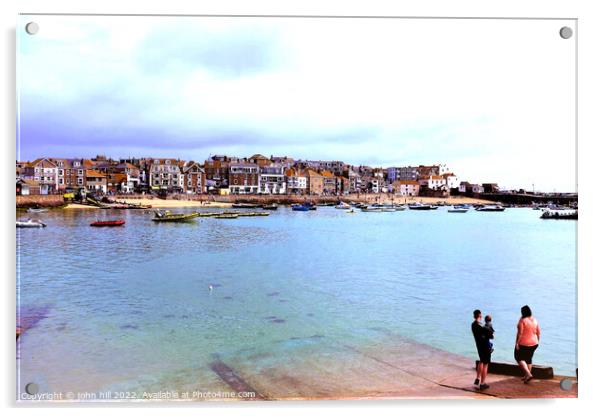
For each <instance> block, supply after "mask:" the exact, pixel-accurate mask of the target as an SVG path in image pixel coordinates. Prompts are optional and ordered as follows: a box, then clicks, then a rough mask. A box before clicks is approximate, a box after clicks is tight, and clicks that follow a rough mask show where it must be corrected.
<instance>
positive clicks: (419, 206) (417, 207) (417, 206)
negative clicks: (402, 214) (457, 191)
mask: <svg viewBox="0 0 602 416" xmlns="http://www.w3.org/2000/svg"><path fill="white" fill-rule="evenodd" d="M408 208H409V209H413V210H417V211H430V210H431V209H437V207H431V206H430V205H424V204H422V203H420V202H418V203H415V204H410V205H408Z"/></svg>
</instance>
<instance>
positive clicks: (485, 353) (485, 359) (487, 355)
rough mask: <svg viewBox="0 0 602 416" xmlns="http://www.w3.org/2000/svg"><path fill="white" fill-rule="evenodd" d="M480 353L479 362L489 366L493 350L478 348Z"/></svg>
mask: <svg viewBox="0 0 602 416" xmlns="http://www.w3.org/2000/svg"><path fill="white" fill-rule="evenodd" d="M477 352H478V353H479V361H480V362H482V363H483V364H489V363H490V362H491V349H490V348H489V347H487V346H483V347H480V348H477Z"/></svg>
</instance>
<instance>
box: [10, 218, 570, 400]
mask: <svg viewBox="0 0 602 416" xmlns="http://www.w3.org/2000/svg"><path fill="white" fill-rule="evenodd" d="M194 210H195V209H193V208H190V209H188V208H186V209H174V210H172V211H173V212H191V211H194ZM197 210H198V209H197ZM204 211H207V210H204ZM540 215H541V212H540V211H536V210H532V209H530V208H508V209H506V210H505V211H504V212H477V211H474V210H470V211H469V212H467V213H461V214H458V213H454V214H452V213H448V212H447V208H446V207H440V208H439V209H437V210H431V211H415V210H405V211H397V212H378V213H376V212H361V211H359V210H355V212H354V213H348V212H347V211H346V210H339V209H335V208H334V207H318V209H317V210H316V211H309V212H297V211H292V210H291V209H290V207H284V206H282V207H280V208H279V209H278V210H277V211H272V212H270V216H267V217H239V218H237V219H215V218H197V219H195V220H194V221H191V222H189V223H156V222H153V221H152V220H151V218H152V216H153V213H152V211H147V210H85V209H81V210H76V209H53V210H50V211H48V212H44V213H39V214H34V213H32V214H29V213H17V217H18V218H24V217H32V218H39V219H41V220H42V221H44V222H45V223H46V224H47V225H48V226H47V227H46V228H40V229H17V231H16V233H17V305H18V310H17V320H18V321H19V320H21V321H22V322H23V323H26V324H27V327H28V328H27V330H26V331H25V332H24V334H23V335H22V336H21V337H20V338H19V341H18V349H17V354H18V356H17V376H18V380H17V382H18V388H19V391H23V389H24V388H25V386H26V385H27V384H28V383H35V385H36V389H37V390H39V391H40V392H71V393H70V394H78V393H92V394H94V395H96V396H91V397H96V398H99V397H100V398H101V399H102V398H111V399H115V398H117V399H130V398H139V397H140V396H139V395H140V394H141V392H162V391H175V392H179V391H184V390H189V389H196V390H204V391H221V390H229V391H232V389H233V388H232V386H233V385H234V386H235V387H236V383H238V384H241V383H243V384H242V387H245V385H244V383H245V381H244V379H248V377H250V378H252V379H253V378H254V380H255V384H256V385H257V383H259V384H261V383H264V384H262V385H263V386H264V388H266V387H265V386H266V385H267V386H269V375H270V374H271V372H274V371H276V370H281V369H283V368H286V370H287V371H288V372H289V373H287V374H296V377H297V379H296V384H293V385H291V387H290V390H291V391H293V390H295V388H298V389H299V391H300V392H301V393H299V394H300V395H301V396H303V391H304V390H303V389H304V387H303V386H304V384H303V383H304V378H303V377H304V374H306V375H308V377H309V375H311V377H313V378H314V379H315V378H319V377H320V372H323V373H324V374H327V373H328V372H330V373H328V374H329V376H332V377H336V374H337V372H338V371H339V370H340V369H341V368H347V369H348V368H355V367H353V366H354V365H355V364H357V357H356V356H352V355H350V354H348V353H347V351H352V350H354V349H355V350H357V349H358V348H362V347H363V346H366V345H371V346H381V347H382V348H381V350H382V352H383V353H385V354H386V353H387V348H390V347H391V346H393V345H394V344H395V342H396V341H395V340H396V339H407V340H410V341H411V342H413V343H414V344H412V345H415V346H416V348H420V346H421V345H424V346H426V347H429V348H433V351H439V350H441V351H445V352H447V353H450V354H455V355H457V356H458V357H463V358H470V359H472V360H474V359H476V358H477V356H476V349H475V345H474V340H473V337H472V334H471V332H470V325H471V322H472V312H473V310H474V309H477V308H478V309H480V310H481V311H483V314H484V315H485V314H490V315H491V316H492V317H493V326H494V328H495V331H496V332H495V339H494V340H493V342H494V353H493V360H494V361H502V362H513V348H514V340H515V333H516V323H517V321H518V319H519V317H520V308H521V306H523V305H526V304H528V305H529V306H530V307H531V309H532V310H533V314H534V316H535V317H536V318H537V319H538V321H539V323H540V326H541V332H542V338H541V343H540V346H539V348H538V350H537V351H536V353H535V357H534V363H535V364H540V365H547V366H552V367H553V368H554V372H555V373H556V374H561V375H574V374H575V369H576V368H577V367H578V365H577V338H576V334H577V314H576V308H577V273H576V261H577V258H576V255H577V252H576V249H577V247H576V237H577V235H576V234H577V222H576V221H570V220H542V219H540V218H539V217H540ZM119 218H123V219H125V221H126V224H125V225H124V226H122V227H111V228H95V227H90V225H89V224H90V223H91V222H93V221H96V220H110V219H119ZM391 351H393V350H391ZM391 354H393V352H391ZM318 362H319V363H320V365H319V366H318V364H317V363H318ZM432 362H433V365H436V363H437V357H436V354H435V356H433V358H432ZM216 363H217V365H216ZM312 365H313V366H312ZM361 368H363V367H358V368H357V369H356V370H355V373H354V374H355V375H356V376H357V377H358V379H359V378H361V377H362V371H361ZM350 371H351V370H350ZM263 376H265V380H268V381H265V380H264V379H261V377H263ZM262 380H264V381H265V382H264V381H262ZM281 380H284V379H281ZM228 381H229V383H228ZM470 381H472V380H470ZM283 383H284V381H283ZM349 383H351V384H349V386H350V387H349V389H350V390H352V386H353V385H352V382H351V381H350V382H349ZM306 384H308V383H306ZM295 386H297V387H295ZM345 386H346V385H345ZM344 388H347V387H344ZM234 390H236V388H234ZM268 390H269V387H268ZM103 392H104V393H107V392H115V394H117V395H118V396H116V397H115V396H110V397H109V396H103V395H102V394H103ZM339 393H340V392H339ZM99 394H100V395H101V396H98V395H99ZM107 394H108V393H107ZM81 397H82V398H83V400H85V399H86V396H81ZM69 398H73V397H69ZM76 398H78V396H76Z"/></svg>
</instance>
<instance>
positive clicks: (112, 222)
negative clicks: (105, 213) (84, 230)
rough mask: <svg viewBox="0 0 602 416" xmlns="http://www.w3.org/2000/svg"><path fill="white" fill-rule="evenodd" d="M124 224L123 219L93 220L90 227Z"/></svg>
mask: <svg viewBox="0 0 602 416" xmlns="http://www.w3.org/2000/svg"><path fill="white" fill-rule="evenodd" d="M123 224H125V220H112V221H94V222H92V223H90V226H91V227H119V226H120V225H123Z"/></svg>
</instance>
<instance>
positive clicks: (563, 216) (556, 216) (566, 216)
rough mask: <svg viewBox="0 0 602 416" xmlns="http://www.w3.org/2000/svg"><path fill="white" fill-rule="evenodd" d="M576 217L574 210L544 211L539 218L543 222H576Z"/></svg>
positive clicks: (576, 213)
mask: <svg viewBox="0 0 602 416" xmlns="http://www.w3.org/2000/svg"><path fill="white" fill-rule="evenodd" d="M577 217H578V212H577V210H576V209H544V211H543V213H542V214H541V217H539V218H541V219H543V220H576V219H578V218H577Z"/></svg>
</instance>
